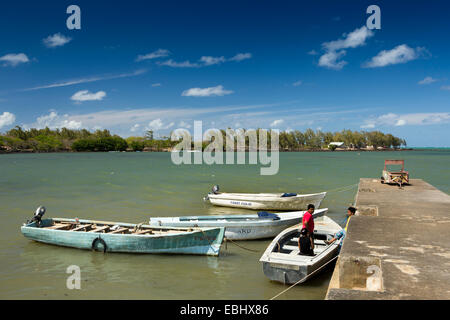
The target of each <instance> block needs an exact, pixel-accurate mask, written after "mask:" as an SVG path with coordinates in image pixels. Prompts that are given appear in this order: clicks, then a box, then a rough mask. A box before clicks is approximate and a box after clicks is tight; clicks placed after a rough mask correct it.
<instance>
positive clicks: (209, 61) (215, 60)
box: [200, 56, 225, 66]
mask: <svg viewBox="0 0 450 320" xmlns="http://www.w3.org/2000/svg"><path fill="white" fill-rule="evenodd" d="M200 62H202V63H203V64H204V65H205V66H212V65H214V64H221V63H223V62H225V57H223V56H222V57H210V56H203V57H201V58H200Z"/></svg>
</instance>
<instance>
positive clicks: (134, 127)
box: [130, 123, 141, 132]
mask: <svg viewBox="0 0 450 320" xmlns="http://www.w3.org/2000/svg"><path fill="white" fill-rule="evenodd" d="M140 126H141V125H139V124H137V123H136V124H135V125H134V126H132V127H131V129H130V131H131V132H136V131H137V130H138V129H139V127H140Z"/></svg>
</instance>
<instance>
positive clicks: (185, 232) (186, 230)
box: [21, 218, 225, 241]
mask: <svg viewBox="0 0 450 320" xmlns="http://www.w3.org/2000/svg"><path fill="white" fill-rule="evenodd" d="M55 219H59V220H57V221H66V222H71V221H74V222H75V219H67V218H48V219H45V220H53V221H55ZM79 221H80V223H82V222H83V223H85V222H94V221H93V220H82V219H80V220H79ZM96 222H98V223H99V224H100V223H103V221H96ZM33 223H35V222H32V223H29V224H26V225H22V226H21V230H23V229H30V230H45V232H57V233H59V232H63V233H67V232H72V233H74V234H75V233H79V234H85V233H90V232H87V231H72V230H57V229H49V228H46V227H43V228H40V227H36V226H30V224H33ZM113 223H114V222H107V223H104V225H110V224H111V225H112V226H113V225H119V226H127V225H128V226H130V227H134V226H137V224H128V223H123V224H120V223H114V224H113ZM141 227H147V228H146V229H150V230H153V229H165V230H167V231H170V230H175V231H180V232H172V233H171V232H166V233H163V234H133V233H126V234H120V233H108V232H106V233H100V232H98V233H97V232H91V234H93V235H103V236H105V235H108V236H122V237H123V236H133V237H139V238H143V237H148V238H161V237H169V236H170V237H173V236H180V235H189V234H191V235H193V234H195V233H204V232H207V231H211V230H215V229H224V232H225V228H224V227H204V228H202V227H168V226H151V225H142V226H141ZM39 232H42V231H39ZM163 232H164V231H163ZM218 232H219V233H220V230H219V231H218ZM213 241H215V240H213Z"/></svg>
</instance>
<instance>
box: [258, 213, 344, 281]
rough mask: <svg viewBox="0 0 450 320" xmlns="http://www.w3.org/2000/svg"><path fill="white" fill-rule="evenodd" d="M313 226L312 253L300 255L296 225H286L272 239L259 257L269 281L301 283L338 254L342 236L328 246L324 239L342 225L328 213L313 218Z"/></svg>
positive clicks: (328, 237)
mask: <svg viewBox="0 0 450 320" xmlns="http://www.w3.org/2000/svg"><path fill="white" fill-rule="evenodd" d="M314 226H315V230H314V256H307V255H301V254H300V251H299V248H298V238H299V235H300V232H299V231H300V230H299V229H298V227H291V228H288V229H286V230H284V231H283V232H281V233H280V234H279V235H278V236H277V237H275V239H273V241H272V242H271V243H270V245H269V246H268V247H267V249H266V251H265V252H264V253H263V255H262V256H261V259H259V261H260V262H262V263H263V271H264V274H265V275H266V276H267V277H268V278H269V279H270V280H273V281H278V282H281V283H284V284H293V283H297V282H299V283H302V282H304V281H306V280H308V279H310V278H311V277H312V276H314V275H315V274H316V273H317V272H318V271H320V269H321V268H322V267H323V266H325V265H326V264H327V263H328V262H330V261H331V260H332V259H334V258H335V257H336V256H337V255H338V253H339V245H340V243H341V241H342V238H341V239H340V240H336V241H334V242H333V243H332V244H330V245H327V244H326V243H325V240H331V239H332V238H333V236H334V235H335V233H336V232H338V231H339V230H341V229H342V228H341V227H340V226H339V225H338V224H337V223H336V222H334V221H333V220H332V219H330V218H329V217H327V216H323V217H321V218H318V219H317V220H315V221H314Z"/></svg>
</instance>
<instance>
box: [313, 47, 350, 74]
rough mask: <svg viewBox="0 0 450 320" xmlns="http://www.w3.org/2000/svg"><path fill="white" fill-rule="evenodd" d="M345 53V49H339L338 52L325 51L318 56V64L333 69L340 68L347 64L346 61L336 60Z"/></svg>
mask: <svg viewBox="0 0 450 320" xmlns="http://www.w3.org/2000/svg"><path fill="white" fill-rule="evenodd" d="M345 54H346V51H345V50H341V51H338V52H336V51H330V52H327V53H325V54H324V55H322V56H321V57H320V59H319V66H321V67H327V68H330V69H335V70H340V69H342V68H343V67H344V66H345V65H346V64H347V62H346V61H339V62H338V60H339V59H340V58H341V57H343V56H345Z"/></svg>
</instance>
